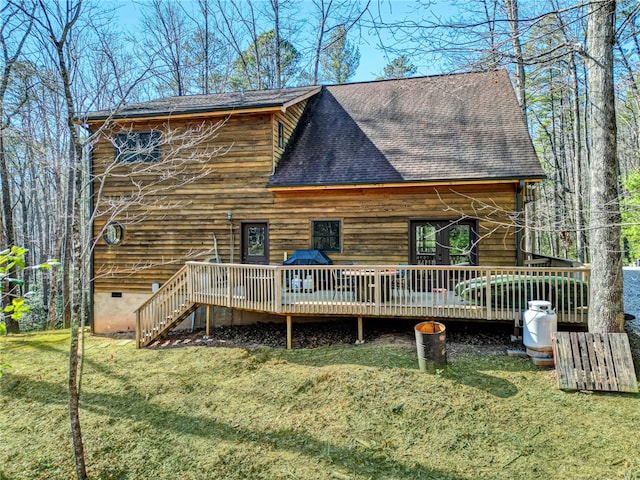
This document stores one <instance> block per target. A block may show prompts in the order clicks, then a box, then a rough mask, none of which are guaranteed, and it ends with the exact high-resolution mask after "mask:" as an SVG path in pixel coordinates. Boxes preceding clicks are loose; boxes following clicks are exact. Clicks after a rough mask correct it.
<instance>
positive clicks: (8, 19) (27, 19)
mask: <svg viewBox="0 0 640 480" xmlns="http://www.w3.org/2000/svg"><path fill="white" fill-rule="evenodd" d="M26 8H27V7H26V6H25V5H24V2H20V3H19V4H16V5H14V4H12V3H6V4H4V5H3V6H2V7H1V8H0V19H2V20H1V22H2V23H0V48H1V49H2V61H3V65H4V67H3V69H2V77H1V78H0V190H1V191H2V198H1V200H2V201H1V204H2V218H3V222H2V225H1V230H2V237H1V238H2V240H3V242H2V243H4V244H6V245H7V246H9V247H11V246H12V245H15V243H16V236H15V231H14V221H13V207H12V199H11V187H10V181H9V169H8V167H7V158H6V152H5V147H6V145H5V137H6V132H7V131H8V129H9V125H10V115H11V112H8V111H7V110H6V109H5V99H6V95H7V89H8V88H9V81H10V79H11V76H12V73H13V71H14V69H15V67H16V65H17V63H18V60H19V58H20V55H21V53H22V49H23V47H24V44H25V42H26V40H27V38H28V37H29V34H30V32H31V28H32V27H33V17H32V16H31V15H29V14H28V13H27V14H25V13H23V10H25V9H26ZM8 273H9V275H10V276H11V275H13V271H10V272H8ZM11 288H12V289H14V288H15V286H12V287H11ZM9 293H10V294H11V293H12V292H9ZM9 297H10V295H8V296H6V297H3V299H5V298H7V299H8V298H9ZM5 306H6V305H5V304H4V303H2V304H0V308H2V309H4V307H5ZM7 321H8V325H7V331H8V332H10V333H11V332H17V331H19V330H20V328H19V326H18V322H17V321H15V320H12V319H11V318H9V319H8V320H7Z"/></svg>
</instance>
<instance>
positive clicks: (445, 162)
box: [269, 70, 544, 187]
mask: <svg viewBox="0 0 640 480" xmlns="http://www.w3.org/2000/svg"><path fill="white" fill-rule="evenodd" d="M543 177H544V173H543V171H542V168H541V166H540V162H539V161H538V158H537V157H536V154H535V151H534V149H533V145H532V143H531V139H530V137H529V134H528V132H527V129H526V126H525V124H524V120H523V118H522V114H521V111H520V109H519V106H518V104H517V101H516V98H515V94H514V91H513V88H512V86H511V82H510V81H509V77H508V75H507V73H506V71H504V70H500V71H492V72H485V73H467V74H456V75H441V76H433V77H421V78H411V79H402V80H387V81H379V82H368V83H354V84H343V85H334V86H327V87H323V89H322V91H321V92H320V93H319V94H318V95H317V96H316V98H315V100H314V101H312V102H311V103H310V105H309V107H308V110H307V112H306V114H305V116H303V118H302V119H301V123H300V125H299V127H298V130H297V132H296V135H295V136H294V138H293V141H292V143H291V144H290V146H289V148H288V149H287V151H286V152H285V154H284V156H283V158H282V160H281V161H280V163H279V165H278V167H277V169H276V172H275V174H274V175H273V176H272V178H271V180H270V182H269V186H271V187H278V186H280V187H284V186H313V185H340V184H370V183H402V182H423V181H429V182H435V181H448V180H488V179H495V180H498V179H539V178H543Z"/></svg>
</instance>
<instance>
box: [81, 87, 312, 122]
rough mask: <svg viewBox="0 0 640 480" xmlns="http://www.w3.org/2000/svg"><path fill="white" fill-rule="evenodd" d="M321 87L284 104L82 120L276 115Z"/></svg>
mask: <svg viewBox="0 0 640 480" xmlns="http://www.w3.org/2000/svg"><path fill="white" fill-rule="evenodd" d="M321 89H322V86H317V87H315V88H313V89H311V90H309V91H307V92H304V93H302V94H301V95H298V96H297V97H295V98H292V99H291V100H289V101H286V102H282V101H279V102H263V103H257V104H252V105H248V106H246V107H242V106H239V107H232V108H229V107H220V108H216V107H213V108H212V107H198V108H185V109H181V110H176V109H174V110H162V111H158V112H154V113H149V112H143V113H135V112H133V113H124V114H118V113H105V114H98V115H87V116H86V117H84V118H83V121H84V123H86V124H92V123H97V122H104V121H105V120H114V121H128V120H136V121H140V120H167V119H172V120H176V119H183V118H194V117H203V116H212V117H221V116H227V115H234V114H251V113H276V112H285V111H286V110H287V108H289V107H290V106H292V105H295V104H297V103H300V102H302V101H304V100H306V99H307V98H310V97H312V96H314V95H316V94H317V93H318V92H319V91H320V90H321Z"/></svg>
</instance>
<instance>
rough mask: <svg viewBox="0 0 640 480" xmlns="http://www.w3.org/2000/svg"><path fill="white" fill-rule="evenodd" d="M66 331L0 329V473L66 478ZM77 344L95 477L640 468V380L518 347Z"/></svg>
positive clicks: (15, 478)
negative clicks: (605, 374) (435, 368)
mask: <svg viewBox="0 0 640 480" xmlns="http://www.w3.org/2000/svg"><path fill="white" fill-rule="evenodd" d="M68 339H69V338H68V332H56V333H47V334H34V335H20V336H10V337H8V338H3V339H1V340H0V363H8V364H10V365H11V366H10V368H8V369H7V370H6V371H5V375H4V377H3V378H2V379H0V479H12V480H23V479H67V478H73V465H72V458H71V444H70V438H69V427H68V415H67V405H66V401H67V400H66V381H67V380H66V373H67V359H68V354H67V350H68ZM86 344H87V349H86V360H85V367H84V377H83V384H82V391H83V395H82V412H81V415H82V426H83V434H84V440H85V447H86V453H87V463H88V469H89V473H90V476H91V478H92V479H153V480H161V479H172V480H174V479H225V480H226V479H303V480H304V479H309V480H321V479H338V480H340V479H358V480H365V479H375V480H387V479H389V480H391V479H403V480H407V479H411V480H418V479H436V478H438V479H455V480H458V479H475V478H491V479H538V478H559V479H615V478H623V479H631V478H640V395H631V394H604V393H582V392H563V391H560V390H558V389H557V388H556V383H555V379H554V377H553V371H552V370H550V369H540V368H538V367H535V366H534V365H533V364H532V363H531V362H530V361H529V360H527V359H522V358H514V357H507V356H501V355H464V356H459V357H456V358H454V359H452V361H451V362H450V363H449V365H448V367H447V368H446V369H444V370H442V371H439V372H437V373H436V374H427V373H422V372H420V371H419V370H418V368H417V361H416V356H415V352H414V350H412V349H409V348H406V347H403V346H398V345H381V344H365V345H360V346H345V345H340V346H335V347H325V348H317V349H300V350H293V351H286V350H283V349H270V348H266V349H260V350H253V351H246V350H243V349H235V348H208V347H184V348H177V349H167V350H136V349H135V347H134V344H133V342H131V341H126V340H121V339H108V338H99V337H88V338H87V342H86Z"/></svg>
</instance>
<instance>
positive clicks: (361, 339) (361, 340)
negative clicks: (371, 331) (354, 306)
mask: <svg viewBox="0 0 640 480" xmlns="http://www.w3.org/2000/svg"><path fill="white" fill-rule="evenodd" d="M361 343H364V329H363V328H362V317H358V340H357V341H356V344H361Z"/></svg>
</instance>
